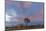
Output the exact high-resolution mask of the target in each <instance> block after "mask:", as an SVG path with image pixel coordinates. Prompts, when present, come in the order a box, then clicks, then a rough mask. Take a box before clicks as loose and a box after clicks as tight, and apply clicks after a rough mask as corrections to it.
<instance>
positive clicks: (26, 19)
mask: <svg viewBox="0 0 46 31" xmlns="http://www.w3.org/2000/svg"><path fill="white" fill-rule="evenodd" d="M24 22H25V24H26V26H27V24H28V23H30V20H29V19H28V18H25V19H24Z"/></svg>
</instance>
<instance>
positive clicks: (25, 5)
mask: <svg viewBox="0 0 46 31" xmlns="http://www.w3.org/2000/svg"><path fill="white" fill-rule="evenodd" d="M5 6H6V7H5V9H6V10H5V11H6V26H12V25H13V26H16V25H17V24H23V25H25V23H24V18H26V17H27V18H29V19H30V23H29V24H28V25H38V24H43V6H44V4H43V3H40V2H24V1H22V2H21V1H11V0H6V3H5Z"/></svg>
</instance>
